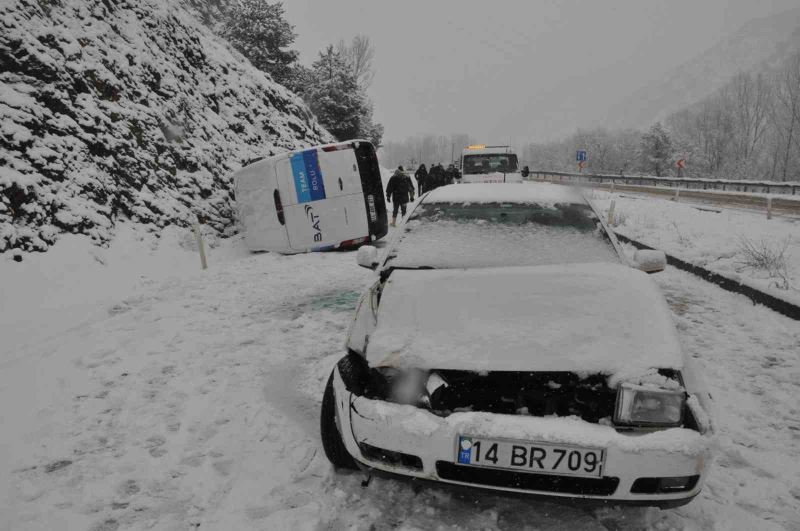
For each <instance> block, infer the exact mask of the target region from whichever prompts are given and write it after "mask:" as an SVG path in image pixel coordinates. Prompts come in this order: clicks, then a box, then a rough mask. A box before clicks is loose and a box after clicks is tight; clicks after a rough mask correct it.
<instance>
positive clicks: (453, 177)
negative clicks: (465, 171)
mask: <svg viewBox="0 0 800 531" xmlns="http://www.w3.org/2000/svg"><path fill="white" fill-rule="evenodd" d="M414 177H415V178H416V179H417V187H418V188H419V193H420V195H422V194H424V193H425V192H429V191H431V190H433V189H435V188H438V187H440V186H444V185H446V184H453V183H454V182H456V181H457V180H460V179H461V173H460V172H459V171H458V169H457V168H456V165H455V164H452V163H451V164H450V165H449V166H448V167H447V169H446V170H445V169H444V167H443V166H442V164H441V162H440V163H438V164H433V165H431V169H430V170H428V169H427V168H425V165H424V164H420V165H419V168H417V171H416V172H414Z"/></svg>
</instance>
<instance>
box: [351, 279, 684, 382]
mask: <svg viewBox="0 0 800 531" xmlns="http://www.w3.org/2000/svg"><path fill="white" fill-rule="evenodd" d="M367 360H368V362H369V364H370V365H371V366H393V367H403V368H412V367H416V368H422V369H462V370H475V371H483V370H493V371H573V372H581V373H603V374H631V375H632V376H634V375H636V374H641V373H643V372H645V371H647V370H648V369H651V368H673V369H679V368H681V367H682V366H683V355H682V353H681V348H680V345H679V343H678V339H677V334H676V332H675V328H674V325H673V323H672V317H671V314H670V311H669V308H668V307H667V304H666V302H665V300H664V298H663V296H662V294H661V292H660V291H659V290H658V288H657V286H656V285H655V283H653V282H652V281H651V280H650V279H649V278H648V276H647V275H646V274H644V273H642V272H641V271H637V270H634V269H631V268H629V267H626V266H622V265H616V264H605V263H597V264H571V265H559V266H536V267H506V268H487V269H474V270H416V271H412V270H395V271H394V272H393V273H392V275H391V277H390V278H389V280H388V281H387V283H386V286H385V287H384V290H383V294H382V297H381V303H380V310H379V314H378V323H377V326H376V329H375V331H374V333H373V334H372V337H370V339H369V347H368V349H367Z"/></svg>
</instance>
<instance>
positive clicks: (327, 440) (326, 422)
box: [319, 369, 358, 470]
mask: <svg viewBox="0 0 800 531" xmlns="http://www.w3.org/2000/svg"><path fill="white" fill-rule="evenodd" d="M334 370H336V369H334ZM319 428H320V435H321V436H322V448H323V449H324V450H325V455H326V456H327V458H328V461H330V462H331V464H333V466H334V468H344V469H350V470H357V469H358V466H357V465H356V461H355V459H353V456H351V455H350V453H349V452H348V451H347V448H346V447H345V445H344V441H342V435H341V434H340V433H339V428H338V427H337V426H336V397H335V395H334V392H333V372H331V376H330V378H328V385H326V386H325V394H323V395H322V411H321V413H320V419H319Z"/></svg>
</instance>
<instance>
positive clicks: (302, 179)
mask: <svg viewBox="0 0 800 531" xmlns="http://www.w3.org/2000/svg"><path fill="white" fill-rule="evenodd" d="M289 161H290V163H291V165H292V176H293V177H294V188H295V191H296V192H297V202H298V203H308V202H310V201H319V200H320V199H325V183H324V182H323V181H322V171H320V169H319V158H318V157H317V150H316V149H309V150H307V151H303V152H300V153H295V154H293V155H292V156H291V157H289Z"/></svg>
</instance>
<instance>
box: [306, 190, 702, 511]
mask: <svg viewBox="0 0 800 531" xmlns="http://www.w3.org/2000/svg"><path fill="white" fill-rule="evenodd" d="M637 253H640V254H635V255H634V256H633V260H629V259H628V258H627V256H626V255H625V254H624V253H623V252H622V251H621V248H620V246H619V244H618V242H617V240H616V237H615V236H614V233H613V232H612V231H611V230H610V229H609V228H608V227H607V226H606V225H605V224H604V222H603V219H602V216H601V215H600V214H599V213H598V212H597V210H596V209H595V208H594V207H593V206H592V204H591V203H590V202H589V201H588V200H586V199H584V197H583V196H582V195H581V193H580V192H578V191H576V190H573V189H570V188H567V187H561V186H558V185H553V184H533V183H531V184H528V183H525V184H473V185H469V186H464V185H451V186H445V187H442V188H438V189H436V190H434V191H432V192H430V193H429V194H428V195H426V196H423V198H422V199H421V201H420V202H419V204H418V205H417V206H416V207H415V209H414V211H413V212H412V213H411V214H410V216H409V219H408V221H407V223H406V225H405V229H404V231H403V232H402V233H399V234H398V236H397V237H396V238H395V240H394V241H393V243H392V244H390V245H389V246H388V247H387V249H386V252H385V254H384V255H383V257H382V259H379V258H378V255H377V249H376V248H375V247H372V246H364V247H362V248H361V249H359V256H358V262H359V265H362V266H364V267H368V268H371V269H375V270H377V272H378V275H377V278H376V281H375V283H374V284H373V285H372V287H371V288H370V289H369V290H368V291H367V292H366V293H365V294H364V296H363V297H362V299H361V301H360V302H359V304H358V307H357V309H356V315H355V319H354V321H353V323H352V325H351V328H350V331H349V333H348V337H347V342H346V348H347V355H346V356H345V357H344V358H342V359H341V360H340V361H339V363H338V364H337V366H336V367H335V368H334V369H333V372H332V374H331V377H330V379H329V380H328V384H327V387H326V389H325V393H324V396H323V401H322V411H321V419H320V425H321V434H322V442H323V448H324V450H325V453H326V455H327V457H328V459H329V460H330V461H331V462H332V463H333V465H334V466H336V467H341V468H348V467H349V468H355V467H361V468H365V469H369V470H377V471H379V472H384V473H389V474H394V475H399V476H404V477H411V478H417V479H424V480H432V481H438V482H442V483H450V484H457V485H468V486H473V487H481V488H485V489H492V490H495V491H506V492H515V493H524V494H532V495H538V496H553V497H560V498H580V499H592V500H595V501H598V500H601V501H608V502H609V503H613V504H618V503H619V504H634V505H654V506H660V507H674V506H679V505H683V504H686V503H688V502H689V501H691V499H692V498H694V497H695V496H696V495H697V494H698V493H699V492H700V490H701V488H702V486H703V481H704V479H705V477H706V475H707V473H708V469H709V466H710V463H711V461H712V458H713V448H714V445H715V443H714V437H713V433H714V428H713V421H712V420H711V417H710V415H709V412H710V406H711V402H710V398H711V397H710V395H709V393H708V391H707V389H706V387H705V385H704V383H703V379H702V376H701V374H700V373H699V371H698V369H697V368H696V366H695V364H694V362H693V361H692V359H691V357H689V356H687V355H685V353H684V352H683V350H682V349H681V345H680V342H679V340H678V336H677V332H676V330H675V325H674V322H673V318H672V314H671V312H670V310H669V307H668V306H667V304H666V301H665V300H664V297H663V295H662V294H661V292H660V291H659V289H658V286H657V285H656V284H655V282H653V281H652V280H651V279H650V278H649V277H648V276H647V275H646V274H645V273H644V271H647V272H655V271H659V270H662V269H663V268H664V267H665V257H664V254H663V252H660V251H646V252H641V251H638V252H637ZM636 269H639V270H640V271H637V270H636Z"/></svg>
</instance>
